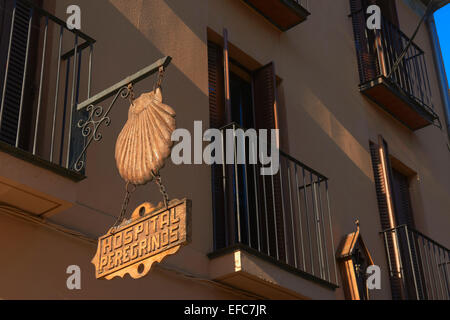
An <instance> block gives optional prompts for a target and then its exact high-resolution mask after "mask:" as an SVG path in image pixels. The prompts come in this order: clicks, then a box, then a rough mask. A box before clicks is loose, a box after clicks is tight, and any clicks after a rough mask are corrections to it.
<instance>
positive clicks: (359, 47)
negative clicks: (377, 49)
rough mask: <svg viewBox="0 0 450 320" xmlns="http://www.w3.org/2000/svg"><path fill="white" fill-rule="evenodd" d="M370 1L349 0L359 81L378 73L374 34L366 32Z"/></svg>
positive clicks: (363, 81) (367, 79)
mask: <svg viewBox="0 0 450 320" xmlns="http://www.w3.org/2000/svg"><path fill="white" fill-rule="evenodd" d="M371 3H372V2H370V0H369V1H367V0H350V10H351V12H352V22H353V33H354V37H355V46H356V53H357V57H358V68H359V77H360V81H361V83H365V82H367V81H370V80H372V79H374V78H376V76H377V75H378V74H379V69H378V63H377V58H376V55H375V53H374V44H375V40H374V35H373V32H372V33H368V30H367V27H366V24H367V15H366V10H367V6H368V5H370V4H371Z"/></svg>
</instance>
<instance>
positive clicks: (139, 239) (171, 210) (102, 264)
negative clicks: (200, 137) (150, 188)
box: [92, 199, 191, 280]
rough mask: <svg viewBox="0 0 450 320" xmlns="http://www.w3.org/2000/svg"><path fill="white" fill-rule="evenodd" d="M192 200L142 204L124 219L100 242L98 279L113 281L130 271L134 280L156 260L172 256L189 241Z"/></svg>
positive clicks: (95, 258)
mask: <svg viewBox="0 0 450 320" xmlns="http://www.w3.org/2000/svg"><path fill="white" fill-rule="evenodd" d="M190 232H191V202H190V200H187V199H185V200H181V201H180V200H173V201H170V203H169V205H168V206H167V208H166V207H165V206H161V207H160V208H155V207H154V206H153V205H152V204H150V203H144V204H142V205H141V206H139V207H138V208H137V209H136V210H135V211H134V213H133V214H132V217H131V220H129V221H125V222H124V223H122V224H121V225H120V226H119V227H117V228H111V230H110V231H109V232H108V234H106V235H105V236H103V237H101V238H100V239H99V241H98V248H97V254H96V255H95V257H94V259H93V260H92V263H93V264H94V265H95V270H96V272H95V274H96V278H97V279H106V280H111V279H113V278H115V277H121V278H123V277H124V276H125V275H126V274H129V275H130V276H131V277H132V278H134V279H139V278H142V277H144V276H145V275H147V274H148V273H149V271H150V270H151V268H152V265H153V264H154V263H155V262H158V263H159V262H161V261H162V260H163V259H164V258H165V257H167V256H169V255H173V254H175V253H177V252H178V250H179V249H180V248H181V247H182V246H183V245H186V244H188V243H189V242H190Z"/></svg>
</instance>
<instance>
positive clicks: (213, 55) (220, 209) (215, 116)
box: [208, 42, 228, 250]
mask: <svg viewBox="0 0 450 320" xmlns="http://www.w3.org/2000/svg"><path fill="white" fill-rule="evenodd" d="M222 59H223V51H222V48H221V47H220V46H218V45H216V44H215V43H213V42H208V91H209V115H210V127H211V128H215V129H220V128H222V127H223V126H224V125H225V106H224V101H225V97H224V71H223V67H222ZM211 171H212V172H211V179H212V200H213V212H214V220H215V221H214V228H215V230H214V249H215V250H218V249H221V248H225V247H226V246H227V245H228V244H227V243H226V242H227V241H226V239H227V235H226V232H227V228H226V224H227V220H226V215H225V212H226V211H225V210H226V208H225V203H226V201H225V199H224V194H225V193H224V184H223V170H222V166H220V165H217V164H214V165H213V166H212V168H211Z"/></svg>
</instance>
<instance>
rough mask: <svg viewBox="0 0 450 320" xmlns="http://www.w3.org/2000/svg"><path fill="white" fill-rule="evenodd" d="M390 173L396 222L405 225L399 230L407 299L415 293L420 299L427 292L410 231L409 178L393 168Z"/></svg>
mask: <svg viewBox="0 0 450 320" xmlns="http://www.w3.org/2000/svg"><path fill="white" fill-rule="evenodd" d="M392 173H393V174H392V178H393V194H394V199H395V208H396V219H397V223H398V225H399V226H407V228H402V229H401V231H400V232H399V240H400V250H401V255H402V263H403V269H404V274H405V286H406V290H407V294H408V298H409V299H417V294H419V298H420V299H421V300H422V299H424V298H425V296H426V294H427V293H426V287H425V286H423V285H422V280H423V279H424V271H423V268H422V265H421V264H420V263H419V261H421V256H420V252H419V251H418V250H417V248H418V247H419V243H418V239H417V236H416V234H415V233H413V232H411V229H415V223H414V216H413V210H412V205H411V196H410V192H409V179H408V177H407V176H405V175H403V174H402V173H400V172H399V171H397V170H395V169H393V170H392ZM406 232H408V234H407V233H406ZM414 278H416V281H414ZM416 284H417V291H416Z"/></svg>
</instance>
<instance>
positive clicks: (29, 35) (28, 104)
mask: <svg viewBox="0 0 450 320" xmlns="http://www.w3.org/2000/svg"><path fill="white" fill-rule="evenodd" d="M36 2H38V1H28V0H17V1H3V2H2V6H3V7H2V8H1V9H2V11H4V12H5V13H6V14H4V15H3V17H2V18H1V19H0V21H1V23H2V28H1V29H0V163H1V165H0V206H1V208H6V207H7V208H9V209H11V210H14V211H21V212H27V213H30V214H32V215H36V216H44V215H45V216H47V215H48V214H54V213H56V212H58V211H61V210H63V209H64V208H67V207H70V205H71V203H72V201H73V194H72V193H71V191H70V190H71V184H72V183H73V182H74V181H75V182H77V181H80V180H82V179H84V174H83V170H82V171H81V172H80V171H76V170H74V169H73V162H74V159H75V157H76V156H78V155H79V154H80V150H81V149H82V148H83V146H84V139H83V137H82V134H81V130H80V129H78V128H77V123H78V121H79V120H81V119H84V118H85V117H86V114H84V113H80V112H76V110H75V108H74V106H75V105H76V104H77V103H78V101H79V100H80V99H84V98H85V97H86V96H89V95H90V85H91V74H92V50H93V45H94V43H95V40H93V39H92V38H90V37H89V36H87V35H85V34H84V33H82V32H80V31H77V30H69V29H67V26H66V23H65V22H64V21H63V20H60V19H58V18H57V17H55V16H54V15H52V14H50V13H49V12H47V11H46V10H44V9H43V8H41V7H39V6H37V5H36V4H35V3H36ZM72 188H74V187H73V186H72ZM62 190H65V191H67V192H63V191H62Z"/></svg>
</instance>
